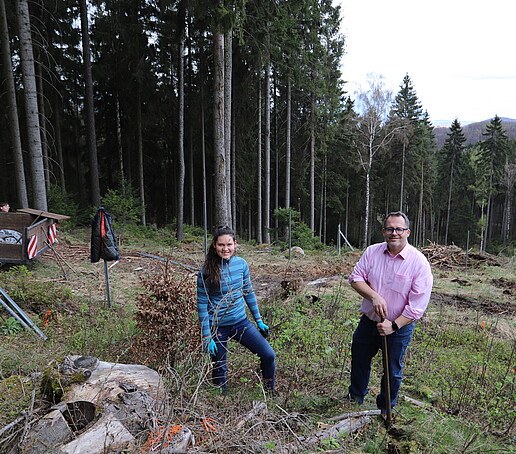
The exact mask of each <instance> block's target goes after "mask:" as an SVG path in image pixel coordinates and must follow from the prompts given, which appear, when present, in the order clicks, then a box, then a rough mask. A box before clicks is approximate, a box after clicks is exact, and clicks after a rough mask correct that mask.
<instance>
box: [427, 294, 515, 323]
mask: <svg viewBox="0 0 516 454" xmlns="http://www.w3.org/2000/svg"><path fill="white" fill-rule="evenodd" d="M430 300H431V302H432V303H434V304H435V305H437V306H439V305H449V306H456V307H457V308H459V309H467V310H473V311H478V312H483V313H486V314H490V315H503V316H509V317H515V316H516V306H515V305H514V304H512V303H503V302H498V301H488V300H482V299H474V298H466V297H463V296H459V295H454V296H450V295H446V294H444V293H432V296H431V298H430Z"/></svg>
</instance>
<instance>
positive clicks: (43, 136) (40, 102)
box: [36, 63, 50, 190]
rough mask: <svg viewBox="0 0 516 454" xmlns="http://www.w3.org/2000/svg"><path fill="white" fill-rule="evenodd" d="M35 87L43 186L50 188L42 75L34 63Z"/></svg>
mask: <svg viewBox="0 0 516 454" xmlns="http://www.w3.org/2000/svg"><path fill="white" fill-rule="evenodd" d="M36 87H37V92H38V108H39V125H40V135H41V152H42V154H43V168H44V169H45V187H46V188H47V190H48V189H50V160H49V156H48V140H47V116H46V109H45V96H44V93H43V77H42V75H41V64H40V63H37V64H36Z"/></svg>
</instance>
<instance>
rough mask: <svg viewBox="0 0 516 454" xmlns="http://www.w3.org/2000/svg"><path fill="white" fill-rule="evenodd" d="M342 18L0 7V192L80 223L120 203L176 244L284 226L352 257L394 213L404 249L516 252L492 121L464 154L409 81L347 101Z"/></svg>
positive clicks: (511, 166)
mask: <svg viewBox="0 0 516 454" xmlns="http://www.w3.org/2000/svg"><path fill="white" fill-rule="evenodd" d="M343 14H345V11H342V10H341V8H340V7H337V6H335V5H334V4H333V2H332V1H331V0H296V1H286V0H218V1H205V0H89V1H88V0H78V1H61V0H31V1H28V0H0V42H1V48H0V55H1V66H0V67H1V78H0V113H1V121H0V166H1V168H2V178H1V179H0V200H6V201H9V202H10V204H11V207H12V209H14V210H16V209H19V208H26V207H30V208H35V209H40V210H43V211H51V212H56V213H62V214H67V215H70V216H72V218H73V219H74V220H75V221H76V222H77V223H81V222H87V221H88V219H89V217H91V213H92V212H94V211H95V208H96V207H98V206H101V205H102V204H103V203H105V198H106V196H107V195H109V196H110V197H111V199H113V194H116V195H117V196H118V197H119V200H121V201H128V200H130V201H132V202H134V204H135V207H136V213H137V222H138V223H139V224H142V225H149V226H171V227H172V228H173V229H174V232H175V234H176V236H177V239H178V240H182V239H183V234H184V226H187V225H188V226H197V227H205V226H206V227H207V228H208V229H209V230H212V229H213V227H215V226H218V225H224V224H227V225H231V226H233V227H234V228H235V229H236V231H237V232H238V235H239V236H240V237H242V238H244V239H247V240H253V241H256V242H257V243H273V242H274V241H276V240H277V239H278V238H279V237H284V236H285V231H286V227H285V226H286V220H288V219H294V220H295V221H296V222H297V225H302V226H305V227H306V228H307V231H310V234H311V235H313V237H314V239H318V240H320V241H321V242H322V243H325V244H336V243H337V241H338V237H339V234H338V231H339V229H340V231H341V232H342V234H343V235H344V236H345V237H346V239H347V240H349V242H350V243H351V244H353V245H356V246H358V247H363V246H366V245H368V244H370V243H371V242H375V241H377V240H378V239H379V238H380V236H379V230H380V222H381V220H382V217H383V216H384V215H385V214H386V213H387V212H390V211H397V210H401V211H404V212H406V213H407V214H408V216H409V218H410V219H411V222H412V225H411V228H412V235H411V242H412V243H413V244H415V245H419V246H422V245H424V244H427V243H428V242H435V243H440V244H456V245H458V246H460V247H478V248H479V249H480V250H484V251H489V252H493V251H494V252H499V251H501V250H508V251H511V248H512V249H514V244H515V243H516V235H515V232H514V221H515V211H516V209H515V206H514V205H515V204H514V201H513V200H514V196H515V192H516V185H515V183H516V140H515V139H512V138H510V137H509V136H508V135H507V132H506V128H505V126H504V123H505V122H506V119H502V118H499V117H498V116H496V115H494V114H495V113H493V115H494V116H493V118H492V119H490V121H489V122H488V123H487V124H486V126H485V128H484V131H483V133H482V140H480V141H478V142H476V143H473V144H466V143H465V142H466V139H465V136H464V131H463V127H462V126H461V124H460V122H459V121H458V120H455V121H454V122H453V123H452V125H451V126H450V128H449V131H448V133H447V139H446V141H445V142H444V144H443V145H442V146H441V147H437V145H436V141H435V138H434V131H433V126H432V124H431V121H430V115H429V113H428V112H427V110H426V109H425V106H424V105H422V103H421V101H420V100H419V99H418V96H417V87H416V86H414V84H413V82H412V80H411V78H410V75H409V74H406V75H405V77H404V78H403V80H400V81H399V89H398V91H393V92H391V91H390V90H388V89H387V88H386V87H385V84H384V82H383V79H382V77H381V76H380V75H371V76H370V78H369V80H368V82H367V84H366V86H365V87H364V88H363V89H362V91H361V92H359V93H351V92H349V91H348V87H347V84H346V81H345V80H344V78H343V76H342V64H341V61H342V56H343V53H344V52H345V49H346V36H345V35H343V34H342V32H341V31H340V22H341V17H342V15H343ZM378 72H379V73H381V68H379V71H378ZM472 96H474V94H472ZM120 203H122V202H120Z"/></svg>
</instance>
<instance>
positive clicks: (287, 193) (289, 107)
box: [285, 78, 292, 208]
mask: <svg viewBox="0 0 516 454" xmlns="http://www.w3.org/2000/svg"><path fill="white" fill-rule="evenodd" d="M291 121H292V90H291V86H290V78H287V118H286V123H287V124H286V128H287V137H286V143H285V146H286V152H285V208H289V207H290V160H291V140H292V131H291V129H292V123H291Z"/></svg>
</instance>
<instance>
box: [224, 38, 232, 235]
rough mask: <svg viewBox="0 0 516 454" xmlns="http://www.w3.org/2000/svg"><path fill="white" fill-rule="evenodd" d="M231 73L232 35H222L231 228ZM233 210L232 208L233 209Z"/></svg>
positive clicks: (230, 219)
mask: <svg viewBox="0 0 516 454" xmlns="http://www.w3.org/2000/svg"><path fill="white" fill-rule="evenodd" d="M232 72H233V33H232V32H231V31H228V32H227V33H226V34H225V35H224V155H225V167H226V195H227V198H228V200H227V205H228V222H227V223H228V225H231V226H233V220H232V210H231V193H232V191H231V102H232V100H231V82H232ZM233 208H234V207H233Z"/></svg>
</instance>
